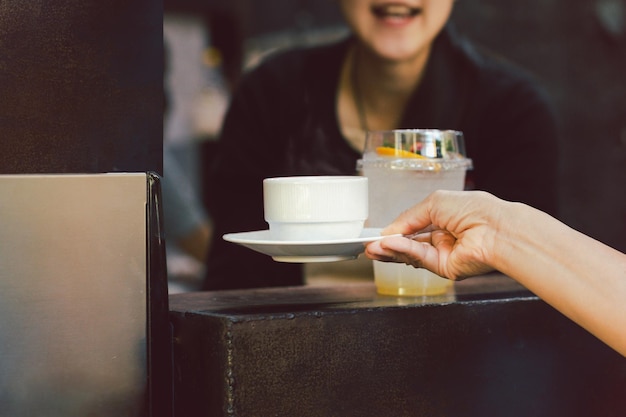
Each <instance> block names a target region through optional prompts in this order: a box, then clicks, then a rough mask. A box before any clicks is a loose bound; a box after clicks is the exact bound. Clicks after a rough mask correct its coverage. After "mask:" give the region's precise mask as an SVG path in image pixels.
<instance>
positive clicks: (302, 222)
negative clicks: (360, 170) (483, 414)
mask: <svg viewBox="0 0 626 417" xmlns="http://www.w3.org/2000/svg"><path fill="white" fill-rule="evenodd" d="M263 205H264V216H265V221H266V222H267V223H268V224H269V228H270V235H271V236H272V238H273V239H276V240H281V241H314V240H317V241H322V240H324V241H327V240H337V239H353V238H358V237H359V236H360V235H361V232H362V231H363V226H364V223H365V220H366V219H367V215H368V180H367V178H365V177H361V176H301V177H276V178H266V179H265V180H263Z"/></svg>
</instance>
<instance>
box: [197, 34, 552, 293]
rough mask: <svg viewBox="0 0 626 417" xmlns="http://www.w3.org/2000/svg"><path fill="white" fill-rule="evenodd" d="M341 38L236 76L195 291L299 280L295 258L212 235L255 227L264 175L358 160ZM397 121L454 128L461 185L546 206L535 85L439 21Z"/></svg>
mask: <svg viewBox="0 0 626 417" xmlns="http://www.w3.org/2000/svg"><path fill="white" fill-rule="evenodd" d="M350 42H351V39H346V40H343V41H341V42H338V43H333V44H329V45H322V46H317V47H312V48H304V49H297V50H290V51H285V52H280V53H277V54H274V55H272V56H270V57H269V58H267V59H266V60H265V61H264V62H263V63H262V64H260V65H259V66H258V67H257V68H255V69H254V70H252V71H251V72H249V73H248V74H246V76H245V77H244V79H243V80H242V82H241V84H240V86H239V88H238V90H237V92H236V94H235V95H234V97H233V100H232V103H231V106H230V109H229V111H228V113H227V115H226V119H225V121H224V126H223V131H222V135H221V138H220V145H219V148H220V150H219V153H218V155H217V156H216V160H215V164H214V166H213V167H212V169H211V170H210V171H211V173H210V175H209V177H208V178H206V182H205V183H206V186H207V192H208V193H209V194H208V199H209V200H210V202H211V203H210V207H209V210H210V213H211V216H212V219H213V221H214V225H215V235H214V240H213V243H212V250H211V252H210V253H209V257H208V262H207V275H206V280H205V285H204V289H207V290H216V289H230V288H251V287H265V286H283V285H299V284H302V283H303V270H302V266H301V265H299V264H288V263H278V262H275V261H273V260H272V259H271V258H270V257H269V256H266V255H263V254H260V253H256V252H254V251H252V250H250V249H247V248H244V247H240V246H238V245H235V244H233V243H229V242H225V241H223V240H222V235H223V234H224V233H230V232H242V231H254V230H264V229H267V228H268V225H267V223H266V222H265V221H264V219H263V195H262V190H263V184H262V181H263V179H264V178H267V177H275V176H288V175H354V174H356V161H357V160H358V159H359V158H360V154H359V152H357V151H355V150H354V149H353V148H352V147H351V146H350V145H349V144H348V143H347V141H346V140H345V139H344V138H343V137H342V135H341V132H340V128H339V123H338V119H337V112H336V95H337V89H338V83H339V79H340V73H341V66H342V64H343V60H344V58H345V56H346V53H347V51H348V48H349V43H350ZM397 127H398V128H437V129H454V130H459V131H462V132H463V134H464V137H465V144H466V151H467V156H468V157H469V158H471V159H472V160H473V165H474V169H473V170H472V171H470V172H468V187H469V188H475V189H480V190H485V191H489V192H491V193H493V194H495V195H496V196H498V197H501V198H504V199H507V200H512V201H521V202H524V203H527V204H529V205H532V206H534V207H537V208H539V209H541V210H544V211H547V212H548V213H551V214H553V215H554V214H556V208H557V207H556V206H557V181H556V179H557V132H556V124H555V120H554V116H553V114H552V111H551V109H550V106H549V104H548V101H547V99H546V97H545V95H544V94H543V92H542V91H541V90H540V89H539V88H538V86H537V85H536V83H535V82H534V81H533V80H532V78H531V77H530V76H529V75H527V74H526V73H524V72H523V71H522V70H520V69H518V68H516V67H514V66H513V65H511V64H509V63H507V62H505V61H503V60H501V59H499V58H497V57H495V56H493V55H490V54H488V53H486V52H481V51H479V50H478V49H477V48H476V47H475V46H473V45H472V44H470V43H469V42H468V41H467V40H464V39H461V38H459V37H458V36H456V35H455V34H454V32H453V30H452V29H451V28H450V27H447V28H446V29H444V31H442V33H441V34H440V35H439V36H438V37H437V39H436V40H435V42H434V44H433V49H432V53H431V57H430V59H429V61H428V64H427V67H426V72H425V74H424V78H423V80H422V82H421V84H420V86H419V87H418V89H417V90H416V91H415V92H414V94H413V96H412V98H411V99H410V101H409V103H408V105H407V107H406V111H405V114H404V115H403V118H402V123H401V125H400V126H397Z"/></svg>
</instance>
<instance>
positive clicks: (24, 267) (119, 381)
mask: <svg viewBox="0 0 626 417" xmlns="http://www.w3.org/2000/svg"><path fill="white" fill-rule="evenodd" d="M146 256H147V255H146V175H145V174H143V173H139V174H95V175H5V176H0V416H1V417H4V416H11V417H21V416H25V417H26V416H29V417H30V416H50V417H56V416H59V417H61V416H62V417H72V416H77V417H78V416H80V417H84V416H116V417H119V416H131V415H132V416H134V415H138V414H139V413H140V412H141V411H140V409H141V407H142V406H143V401H144V394H145V393H144V391H145V389H146V386H145V385H146V379H147V376H146V346H147V344H146V325H147V313H146V269H147V266H146V259H147V258H146Z"/></svg>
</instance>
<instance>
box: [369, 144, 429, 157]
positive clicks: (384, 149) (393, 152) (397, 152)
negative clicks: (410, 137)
mask: <svg viewBox="0 0 626 417" xmlns="http://www.w3.org/2000/svg"><path fill="white" fill-rule="evenodd" d="M376 153H377V154H378V155H382V156H397V157H400V158H418V159H428V158H426V157H425V156H422V155H420V154H417V153H413V152H409V151H405V150H404V149H396V148H391V147H388V146H379V147H378V148H376Z"/></svg>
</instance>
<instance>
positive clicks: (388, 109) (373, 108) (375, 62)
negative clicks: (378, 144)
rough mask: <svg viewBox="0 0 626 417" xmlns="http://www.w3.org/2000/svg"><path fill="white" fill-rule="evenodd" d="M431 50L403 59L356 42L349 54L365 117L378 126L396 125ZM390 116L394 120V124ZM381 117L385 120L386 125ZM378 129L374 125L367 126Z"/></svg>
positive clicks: (422, 72) (357, 93)
mask: <svg viewBox="0 0 626 417" xmlns="http://www.w3.org/2000/svg"><path fill="white" fill-rule="evenodd" d="M429 53H430V51H429V50H428V51H423V52H422V53H420V54H419V55H417V56H415V57H413V58H411V59H409V60H405V61H390V60H384V59H381V58H380V57H378V56H376V55H374V54H372V53H371V52H369V51H367V50H366V49H364V48H362V47H359V46H358V45H356V46H355V47H354V48H353V50H352V54H351V60H352V63H351V65H352V76H353V77H354V79H353V80H352V81H353V89H354V90H355V93H356V97H355V98H356V99H359V100H361V106H362V107H363V108H364V110H365V113H366V114H367V115H368V119H369V118H371V119H372V120H373V122H374V121H376V120H379V121H380V122H382V123H381V124H382V126H380V127H381V128H385V129H389V128H396V127H398V126H397V124H398V123H400V121H401V120H400V119H401V118H402V114H403V112H404V108H405V106H406V104H407V102H408V100H409V98H410V97H411V95H412V94H413V92H414V91H415V90H416V88H417V87H418V86H419V83H420V82H421V80H422V77H423V74H424V70H425V68H426V62H427V60H428V56H429ZM391 120H395V123H393V126H392V125H390V124H391V123H390V122H391ZM384 121H387V125H386V126H385V123H384ZM367 127H368V128H370V129H377V130H378V129H379V128H378V127H376V126H375V125H373V126H369V125H368V126H367Z"/></svg>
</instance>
